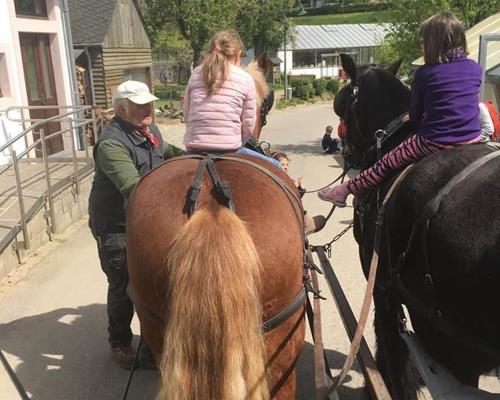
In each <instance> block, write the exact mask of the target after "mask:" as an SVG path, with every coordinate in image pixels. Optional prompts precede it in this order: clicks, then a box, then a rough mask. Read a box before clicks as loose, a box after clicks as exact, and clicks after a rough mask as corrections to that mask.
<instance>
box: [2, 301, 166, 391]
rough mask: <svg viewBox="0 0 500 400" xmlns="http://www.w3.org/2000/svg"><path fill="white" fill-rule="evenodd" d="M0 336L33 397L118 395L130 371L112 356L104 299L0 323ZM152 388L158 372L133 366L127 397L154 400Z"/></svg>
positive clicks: (3, 346)
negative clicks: (94, 302) (133, 371)
mask: <svg viewBox="0 0 500 400" xmlns="http://www.w3.org/2000/svg"><path fill="white" fill-rule="evenodd" d="M0 338H1V339H0V348H1V349H2V350H3V351H4V354H5V355H6V357H7V359H8V360H9V363H11V365H12V367H13V368H14V370H15V372H16V374H17V376H18V378H19V380H20V381H21V383H22V384H23V386H24V388H25V389H26V391H27V392H28V393H29V394H30V395H31V399H32V400H55V399H57V400H95V399H99V400H107V399H121V398H122V395H123V392H124V390H125V386H126V383H127V379H128V375H129V371H126V370H124V369H121V368H119V367H118V366H117V365H116V364H115V363H114V362H113V361H112V360H111V357H110V353H109V345H108V343H107V331H106V305H104V304H91V305H88V306H83V307H78V308H61V309H57V310H54V311H51V312H48V313H44V314H39V315H34V316H30V317H25V318H21V319H18V320H15V321H12V322H9V323H6V324H0ZM134 341H135V343H138V338H137V337H136V338H135V339H134ZM16 358H17V359H19V360H17V361H18V362H16ZM2 373H3V371H2ZM156 389H157V375H156V372H154V371H144V370H137V371H136V372H135V374H134V377H133V380H132V383H131V387H130V390H129V395H128V397H127V399H128V400H139V399H141V400H149V399H151V400H153V399H154V397H155V393H156Z"/></svg>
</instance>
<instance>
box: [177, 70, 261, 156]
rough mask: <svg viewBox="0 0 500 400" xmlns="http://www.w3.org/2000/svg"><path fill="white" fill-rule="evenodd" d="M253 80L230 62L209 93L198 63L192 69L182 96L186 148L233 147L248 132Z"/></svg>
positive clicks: (252, 124) (253, 105)
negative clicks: (225, 75) (220, 81)
mask: <svg viewBox="0 0 500 400" xmlns="http://www.w3.org/2000/svg"><path fill="white" fill-rule="evenodd" d="M256 113H257V110H256V102H255V83H254V81H253V78H252V77H251V76H250V75H249V74H248V73H247V72H245V71H243V70H242V69H241V68H239V67H236V66H235V65H233V64H230V72H229V76H228V79H227V80H226V81H225V82H224V84H223V86H222V88H220V89H219V90H218V91H217V92H216V93H215V94H213V95H212V96H211V97H208V96H207V90H206V88H205V85H204V83H203V75H202V71H201V66H198V67H197V68H195V70H194V71H193V74H192V75H191V78H190V79H189V83H188V85H187V88H186V93H185V96H184V120H185V121H186V134H185V135H184V144H185V145H186V149H187V150H188V151H189V150H236V149H238V148H240V147H241V146H242V145H243V144H245V143H246V141H247V140H248V139H249V138H250V136H251V135H252V132H253V129H254V127H255V119H256Z"/></svg>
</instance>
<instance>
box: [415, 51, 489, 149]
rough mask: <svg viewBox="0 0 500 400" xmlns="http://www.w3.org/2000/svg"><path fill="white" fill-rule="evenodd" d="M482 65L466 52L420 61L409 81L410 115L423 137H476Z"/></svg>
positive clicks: (451, 139) (449, 139)
mask: <svg viewBox="0 0 500 400" xmlns="http://www.w3.org/2000/svg"><path fill="white" fill-rule="evenodd" d="M481 77H482V72H481V67H480V66H479V64H478V63H476V62H475V61H473V60H470V59H468V58H467V57H466V56H462V57H459V58H457V59H455V60H452V61H450V62H447V63H442V64H436V65H423V66H421V67H419V68H418V69H417V71H416V72H415V77H414V80H413V84H412V100H411V109H410V119H411V120H412V121H415V122H416V123H417V125H418V126H419V131H418V133H419V134H420V135H422V136H424V137H425V138H426V139H429V140H432V141H435V142H439V143H445V144H454V143H461V142H467V141H470V140H473V139H475V138H477V137H478V136H479V134H480V132H481V128H480V122H479V88H480V86H481Z"/></svg>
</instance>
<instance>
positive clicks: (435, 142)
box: [318, 11, 482, 207]
mask: <svg viewBox="0 0 500 400" xmlns="http://www.w3.org/2000/svg"><path fill="white" fill-rule="evenodd" d="M420 38H421V43H422V49H423V53H424V62H425V64H424V65H423V66H421V67H419V68H418V69H417V71H416V72H415V77H414V79H413V84H412V98H411V109H410V114H409V119H410V120H411V121H413V122H414V123H415V124H416V126H417V129H418V131H417V133H416V134H415V135H412V136H410V137H409V138H407V139H406V140H405V141H403V143H401V144H400V145H399V146H397V147H396V148H394V149H393V150H391V151H389V152H388V153H386V154H385V155H383V156H382V158H381V159H380V160H379V161H377V162H376V163H375V164H374V165H373V166H372V167H370V168H368V169H366V170H364V171H362V172H361V173H360V174H359V175H357V176H355V177H354V178H352V179H350V180H348V181H346V182H344V183H342V184H340V185H336V186H331V187H328V188H326V189H323V190H320V191H319V193H318V196H319V198H320V199H322V200H324V201H329V202H331V203H333V204H335V205H336V206H337V207H345V206H346V199H347V197H348V196H349V195H350V194H353V195H355V196H356V195H358V194H360V193H362V192H363V191H366V190H369V189H371V188H374V187H376V186H377V185H380V183H382V182H383V181H384V180H385V179H386V178H387V177H389V176H390V175H392V174H394V173H396V172H397V171H399V170H401V169H402V168H404V167H405V166H407V165H410V164H412V163H414V162H417V161H419V160H421V159H422V158H424V157H426V156H428V155H429V154H432V153H435V152H437V151H439V150H442V149H446V148H449V147H453V146H459V145H465V144H468V143H476V142H479V141H480V139H481V135H480V132H481V129H480V122H479V106H478V98H479V88H480V86H481V77H482V71H481V67H480V66H479V64H478V63H477V62H475V61H474V60H471V59H469V58H467V54H468V49H467V40H466V38H465V32H464V29H463V25H462V24H461V22H460V21H459V20H458V19H457V18H456V17H455V15H453V13H451V12H449V11H443V12H440V13H438V14H436V15H434V16H432V17H430V18H429V19H427V20H426V21H424V23H423V24H422V26H421V27H420ZM443 93H446V96H443ZM406 118H408V117H406Z"/></svg>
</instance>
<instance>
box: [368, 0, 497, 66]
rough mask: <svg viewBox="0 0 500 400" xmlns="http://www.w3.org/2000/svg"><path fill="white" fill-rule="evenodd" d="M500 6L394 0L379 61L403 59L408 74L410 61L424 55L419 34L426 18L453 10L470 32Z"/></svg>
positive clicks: (490, 0) (469, 0) (465, 0)
mask: <svg viewBox="0 0 500 400" xmlns="http://www.w3.org/2000/svg"><path fill="white" fill-rule="evenodd" d="M499 7H500V0H419V1H414V0H393V1H392V2H391V6H390V8H389V11H388V13H389V20H390V23H391V24H392V27H391V28H390V32H389V34H388V35H387V36H386V39H385V41H384V43H383V45H382V46H381V48H380V49H379V51H378V54H377V56H376V61H377V62H382V63H384V62H393V61H395V60H396V59H398V58H403V64H402V68H401V70H400V71H401V73H402V74H403V75H405V74H407V73H408V67H409V65H410V64H411V62H412V61H414V60H415V59H416V58H418V57H420V56H421V55H422V52H421V49H420V38H419V36H418V32H419V27H420V24H421V23H422V22H423V21H424V20H425V19H427V18H428V17H430V16H431V15H433V14H435V13H437V12H439V11H442V10H450V11H452V12H453V13H455V15H456V16H457V17H458V18H459V19H460V20H461V21H462V23H463V24H464V28H465V29H468V28H470V27H471V26H473V25H475V24H477V23H478V22H480V21H481V20H483V19H484V18H486V17H488V16H490V15H492V14H493V13H495V12H498V10H499Z"/></svg>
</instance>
